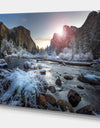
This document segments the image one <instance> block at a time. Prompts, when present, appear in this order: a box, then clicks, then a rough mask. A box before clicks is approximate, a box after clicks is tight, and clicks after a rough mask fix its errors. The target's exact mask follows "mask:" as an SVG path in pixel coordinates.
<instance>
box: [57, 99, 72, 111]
mask: <svg viewBox="0 0 100 128" xmlns="http://www.w3.org/2000/svg"><path fill="white" fill-rule="evenodd" d="M57 105H58V106H60V108H61V110H62V111H66V110H67V109H68V110H69V111H70V112H74V110H73V108H72V106H71V104H69V103H68V102H67V101H65V100H58V101H57Z"/></svg>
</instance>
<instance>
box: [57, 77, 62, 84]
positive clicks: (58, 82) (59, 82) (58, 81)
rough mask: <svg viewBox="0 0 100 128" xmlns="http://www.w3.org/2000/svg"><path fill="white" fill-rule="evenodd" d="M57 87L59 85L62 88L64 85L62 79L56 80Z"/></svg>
mask: <svg viewBox="0 0 100 128" xmlns="http://www.w3.org/2000/svg"><path fill="white" fill-rule="evenodd" d="M56 85H58V86H61V85H62V82H61V79H60V78H58V79H57V80H56Z"/></svg>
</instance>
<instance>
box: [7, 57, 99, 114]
mask: <svg viewBox="0 0 100 128" xmlns="http://www.w3.org/2000/svg"><path fill="white" fill-rule="evenodd" d="M27 60H28V61H31V62H34V63H35V64H36V65H38V64H40V65H42V67H43V69H45V70H46V75H44V77H45V79H46V81H47V82H48V85H49V86H55V88H56V93H52V95H53V96H54V97H56V99H57V100H58V99H64V100H67V101H68V98H67V95H68V92H69V90H70V89H73V90H75V91H77V92H78V93H79V94H80V96H81V102H80V103H79V104H78V106H77V107H75V108H74V110H75V111H76V110H77V109H79V108H81V107H84V106H85V105H89V104H91V105H92V106H93V107H94V108H95V111H96V113H98V114H100V87H99V86H94V85H90V84H88V83H83V82H80V81H79V80H78V79H77V77H78V76H79V75H80V74H81V73H88V74H95V75H100V69H99V66H100V65H99V66H97V65H93V66H90V67H86V66H72V65H66V66H64V65H62V64H58V63H56V62H50V61H39V62H37V61H36V60H35V59H23V58H16V57H10V58H7V59H6V61H7V63H8V69H15V68H16V67H19V68H20V69H23V64H24V62H25V61H27ZM65 75H72V76H73V80H66V79H64V76H65ZM58 76H59V77H60V79H61V81H62V86H61V87H58V86H57V85H56V84H55V81H56V79H57V77H58ZM77 85H80V86H82V87H83V88H84V89H79V88H78V87H77ZM48 93H51V92H50V91H49V90H48Z"/></svg>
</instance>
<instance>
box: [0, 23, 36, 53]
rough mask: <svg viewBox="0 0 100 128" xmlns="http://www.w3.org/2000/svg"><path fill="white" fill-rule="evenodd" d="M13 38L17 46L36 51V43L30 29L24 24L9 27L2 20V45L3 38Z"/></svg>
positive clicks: (0, 27)
mask: <svg viewBox="0 0 100 128" xmlns="http://www.w3.org/2000/svg"><path fill="white" fill-rule="evenodd" d="M4 38H5V39H7V40H8V41H9V40H12V41H13V42H14V45H15V47H17V46H21V47H22V48H26V49H27V51H29V52H31V53H33V54H34V53H36V51H37V50H36V45H35V43H34V41H33V40H32V38H31V36H30V31H29V30H27V29H26V28H24V27H23V26H18V27H15V28H13V29H8V28H7V27H6V26H5V25H4V24H3V23H2V22H0V46H1V42H2V39H4Z"/></svg>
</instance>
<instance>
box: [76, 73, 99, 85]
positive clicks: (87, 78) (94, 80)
mask: <svg viewBox="0 0 100 128" xmlns="http://www.w3.org/2000/svg"><path fill="white" fill-rule="evenodd" d="M78 80H80V81H81V82H84V83H89V84H92V85H100V76H96V75H92V74H85V75H84V74H81V75H79V76H78Z"/></svg>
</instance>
